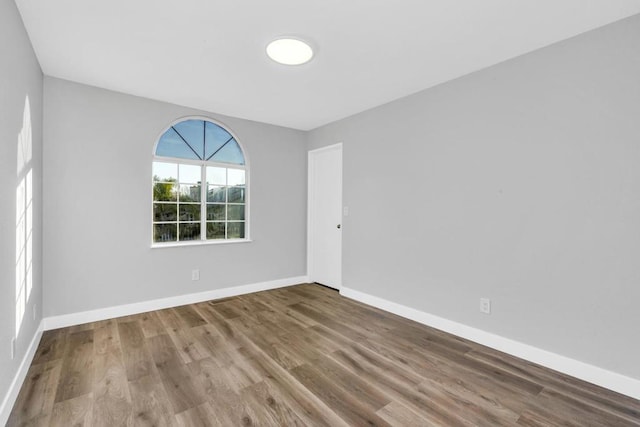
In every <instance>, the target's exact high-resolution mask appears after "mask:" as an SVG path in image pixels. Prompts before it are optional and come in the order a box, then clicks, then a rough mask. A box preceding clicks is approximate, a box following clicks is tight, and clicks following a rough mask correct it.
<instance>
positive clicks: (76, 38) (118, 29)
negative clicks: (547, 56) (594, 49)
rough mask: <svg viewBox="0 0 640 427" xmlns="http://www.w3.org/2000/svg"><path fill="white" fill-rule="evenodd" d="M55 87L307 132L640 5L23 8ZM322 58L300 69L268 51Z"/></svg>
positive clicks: (112, 4)
mask: <svg viewBox="0 0 640 427" xmlns="http://www.w3.org/2000/svg"><path fill="white" fill-rule="evenodd" d="M16 3H17V5H18V7H19V9H20V12H21V14H22V17H23V19H24V23H25V25H26V27H27V31H28V33H29V35H30V37H31V40H32V43H33V46H34V49H35V51H36V54H37V56H38V59H39V60H40V63H41V65H42V69H43V72H44V73H45V74H46V75H49V76H54V77H59V78H63V79H68V80H73V81H76V82H81V83H85V84H89V85H94V86H98V87H103V88H107V89H112V90H116V91H120V92H125V93H130V94H134V95H139V96H144V97H148V98H152V99H158V100H162V101H168V102H172V103H176V104H180V105H185V106H189V107H194V108H199V109H203V110H208V111H213V112H217V113H220V114H226V115H231V116H236V117H242V118H246V119H251V120H257V121H261V122H266V123H273V124H277V125H282V126H288V127H292V128H297V129H303V130H308V129H312V128H315V127H317V126H320V125H323V124H326V123H329V122H331V121H334V120H337V119H340V118H343V117H346V116H349V115H352V114H355V113H358V112H360V111H363V110H366V109H368V108H371V107H375V106H377V105H380V104H383V103H386V102H389V101H391V100H393V99H397V98H400V97H402V96H405V95H408V94H411V93H414V92H417V91H420V90H422V89H426V88H428V87H431V86H434V85H437V84H439V83H442V82H445V81H447V80H451V79H453V78H456V77H459V76H461V75H464V74H467V73H470V72H473V71H475V70H478V69H481V68H484V67H487V66H490V65H492V64H495V63H498V62H501V61H504V60H506V59H508V58H512V57H514V56H518V55H521V54H523V53H526V52H530V51H532V50H534V49H537V48H540V47H543V46H546V45H549V44H551V43H554V42H556V41H559V40H563V39H566V38H568V37H571V36H574V35H576V34H579V33H582V32H584V31H587V30H590V29H593V28H596V27H599V26H602V25H605V24H607V23H610V22H613V21H616V20H619V19H621V18H624V17H627V16H630V15H633V14H636V13H640V0H395V1H392V0H315V1H313V0H268V1H265V0H101V1H100V0H56V1H51V0H16ZM280 35H296V36H299V37H302V38H303V39H306V40H308V41H310V42H311V43H312V44H313V46H315V48H316V56H315V58H314V59H313V60H312V61H311V62H310V63H308V64H306V65H303V66H300V67H290V66H289V67H288V66H282V65H278V64H276V63H274V62H272V61H271V60H269V59H268V58H267V57H266V55H265V53H264V49H265V46H266V44H267V43H268V42H269V41H271V40H272V39H274V38H275V37H277V36H280Z"/></svg>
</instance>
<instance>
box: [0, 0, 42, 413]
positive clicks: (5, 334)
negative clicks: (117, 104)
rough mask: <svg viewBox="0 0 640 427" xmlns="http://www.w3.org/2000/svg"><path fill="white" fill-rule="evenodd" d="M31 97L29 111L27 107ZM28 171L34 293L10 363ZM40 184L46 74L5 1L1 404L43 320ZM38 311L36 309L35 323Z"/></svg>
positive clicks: (0, 133)
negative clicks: (19, 195) (20, 212)
mask: <svg viewBox="0 0 640 427" xmlns="http://www.w3.org/2000/svg"><path fill="white" fill-rule="evenodd" d="M27 98H28V100H29V108H25V105H26V100H27ZM26 112H27V114H25V113H26ZM25 117H30V123H29V120H25ZM29 133H30V134H31V138H30V139H29V138H28V135H29ZM29 140H30V141H31V148H30V149H29V148H28V144H27V141H29ZM20 141H23V142H20ZM19 145H20V147H19ZM23 148H24V150H23ZM19 151H20V153H25V154H26V157H22V154H20V155H19V154H18V152H19ZM29 153H30V155H29ZM29 170H31V171H32V174H33V181H32V182H33V188H32V190H33V226H32V233H33V239H34V240H33V258H32V260H33V261H32V262H33V264H32V271H33V273H32V274H33V277H32V281H33V288H32V291H31V295H30V298H29V301H28V303H27V305H26V310H25V313H26V314H25V316H24V320H23V321H22V326H21V328H20V330H19V333H18V337H17V341H16V343H17V345H16V357H15V358H14V359H13V360H11V354H10V348H11V347H10V345H11V339H12V338H13V337H14V336H15V323H16V317H15V309H16V219H17V218H16V210H17V209H16V208H17V206H16V203H17V202H16V190H17V187H18V186H19V184H20V182H21V181H22V179H23V178H25V176H26V174H27V173H28V171H29ZM41 182H42V72H41V70H40V66H39V65H38V62H37V60H36V57H35V55H34V53H33V49H32V48H31V43H30V41H29V38H28V36H27V33H26V31H25V29H24V27H23V25H22V19H21V18H20V15H19V13H18V10H17V9H16V7H15V4H14V3H13V1H8V0H7V1H5V0H2V1H0V402H1V401H2V399H3V398H4V397H5V395H6V393H7V391H8V389H9V384H10V383H11V380H12V379H13V377H14V376H15V374H16V372H17V371H18V366H19V364H20V362H21V361H22V358H23V357H24V355H25V353H26V350H27V348H28V346H29V343H30V342H31V340H32V339H33V336H34V334H35V331H36V328H37V327H38V324H39V323H40V319H41V317H42V315H41V313H42V279H41V277H42V185H41ZM22 206H24V204H22ZM34 306H35V307H36V319H35V320H34V318H33V313H34Z"/></svg>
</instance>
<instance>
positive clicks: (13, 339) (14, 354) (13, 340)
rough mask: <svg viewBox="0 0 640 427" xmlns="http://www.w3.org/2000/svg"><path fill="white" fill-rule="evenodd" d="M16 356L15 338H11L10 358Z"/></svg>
mask: <svg viewBox="0 0 640 427" xmlns="http://www.w3.org/2000/svg"><path fill="white" fill-rule="evenodd" d="M15 357H16V339H15V338H11V360H13V359H14V358H15Z"/></svg>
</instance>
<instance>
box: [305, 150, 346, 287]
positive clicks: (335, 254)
mask: <svg viewBox="0 0 640 427" xmlns="http://www.w3.org/2000/svg"><path fill="white" fill-rule="evenodd" d="M308 197H309V203H308V209H309V224H308V262H307V270H308V274H309V279H310V280H311V281H312V282H317V283H321V284H323V285H325V286H329V287H331V288H335V289H340V286H341V285H342V144H336V145H332V146H329V147H324V148H320V149H317V150H313V151H309V196H308Z"/></svg>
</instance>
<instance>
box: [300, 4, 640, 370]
mask: <svg viewBox="0 0 640 427" xmlns="http://www.w3.org/2000/svg"><path fill="white" fill-rule="evenodd" d="M336 142H343V143H344V204H345V206H349V209H350V215H349V217H347V218H345V219H344V234H343V238H344V241H343V242H344V243H343V245H344V261H343V262H344V264H343V277H344V285H345V286H347V287H350V288H353V289H356V290H359V291H362V292H366V293H369V294H372V295H375V296H378V297H381V298H385V299H388V300H391V301H394V302H397V303H400V304H404V305H407V306H409V307H413V308H416V309H419V310H422V311H425V312H429V313H432V314H435V315H438V316H441V317H444V318H447V319H451V320H454V321H457V322H460V323H464V324H467V325H470V326H473V327H476V328H479V329H482V330H486V331H490V332H493V333H496V334H499V335H502V336H505V337H508V338H512V339H515V340H518V341H521V342H524V343H527V344H531V345H534V346H537V347H540V348H543V349H546V350H550V351H553V352H556V353H559V354H562V355H565V356H569V357H572V358H575V359H578V360H581V361H584V362H587V363H591V364H594V365H597V366H600V367H603V368H607V369H610V370H612V371H616V372H619V373H622V374H626V375H628V376H631V377H634V378H639V379H640V363H638V361H639V360H640V340H638V331H639V327H640V310H639V309H638V303H639V302H640V262H639V260H640V166H639V165H640V16H635V17H632V18H631V19H627V20H624V21H621V22H619V23H616V24H613V25H610V26H607V27H604V28H601V29H599V30H596V31H592V32H589V33H586V34H583V35H581V36H578V37H576V38H573V39H571V40H568V41H565V42H562V43H559V44H556V45H553V46H550V47H547V48H545V49H542V50H539V51H536V52H534V53H531V54H528V55H525V56H522V57H519V58H516V59H514V60H510V61H508V62H505V63H502V64H499V65H497V66H494V67H491V68H488V69H485V70H483V71H480V72H477V73H474V74H471V75H468V76H466V77H463V78H460V79H457V80H455V81H452V82H449V83H447V84H443V85H441V86H438V87H435V88H432V89H429V90H426V91H423V92H421V93H419V94H416V95H414V96H411V97H407V98H404V99H401V100H398V101H395V102H393V103H390V104H387V105H384V106H381V107H378V108H375V109H373V110H369V111H367V112H364V113H361V114H358V115H356V116H352V117H350V118H347V119H345V120H342V121H339V122H336V123H333V124H330V125H327V126H324V127H322V128H318V129H316V130H314V131H312V132H311V133H310V134H309V142H308V144H309V148H310V149H313V148H317V147H320V146H323V145H328V144H334V143H336ZM480 297H489V298H491V299H492V302H493V313H492V314H491V315H489V316H487V315H484V314H481V313H480V312H479V298H480Z"/></svg>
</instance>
